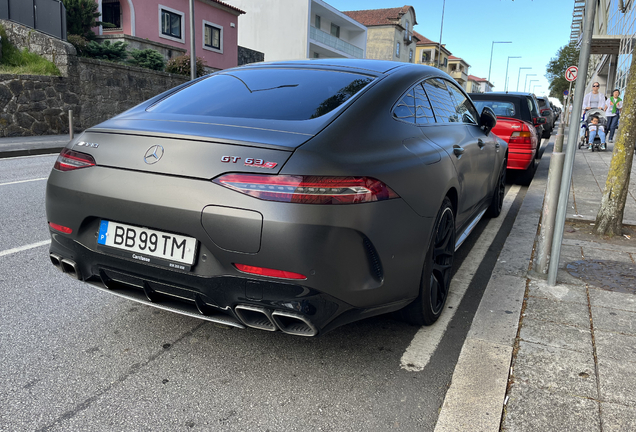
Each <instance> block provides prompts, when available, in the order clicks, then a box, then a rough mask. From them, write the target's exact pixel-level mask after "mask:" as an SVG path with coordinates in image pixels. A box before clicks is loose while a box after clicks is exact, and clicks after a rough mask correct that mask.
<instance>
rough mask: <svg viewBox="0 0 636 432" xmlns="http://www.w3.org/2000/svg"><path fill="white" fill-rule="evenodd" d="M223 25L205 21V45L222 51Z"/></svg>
mask: <svg viewBox="0 0 636 432" xmlns="http://www.w3.org/2000/svg"><path fill="white" fill-rule="evenodd" d="M222 46H223V27H221V26H218V25H216V24H212V23H209V22H207V21H203V47H204V48H207V49H210V48H211V49H212V50H214V51H222Z"/></svg>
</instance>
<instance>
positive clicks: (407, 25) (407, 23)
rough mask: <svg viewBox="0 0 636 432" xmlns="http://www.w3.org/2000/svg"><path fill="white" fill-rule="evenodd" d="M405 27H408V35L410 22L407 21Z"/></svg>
mask: <svg viewBox="0 0 636 432" xmlns="http://www.w3.org/2000/svg"><path fill="white" fill-rule="evenodd" d="M405 27H406V32H407V33H408V32H409V20H406V26H405Z"/></svg>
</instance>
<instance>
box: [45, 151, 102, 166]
mask: <svg viewBox="0 0 636 432" xmlns="http://www.w3.org/2000/svg"><path fill="white" fill-rule="evenodd" d="M91 166H95V159H94V158H93V156H91V155H89V154H86V153H80V152H76V151H73V150H71V149H68V148H65V149H63V150H62V151H61V152H60V155H59V156H58V157H57V160H56V161H55V165H53V168H55V169H57V170H60V171H73V170H76V169H80V168H87V167H91Z"/></svg>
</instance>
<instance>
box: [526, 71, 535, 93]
mask: <svg viewBox="0 0 636 432" xmlns="http://www.w3.org/2000/svg"><path fill="white" fill-rule="evenodd" d="M529 76H537V74H526V79H525V81H524V82H523V91H524V92H525V91H526V85H527V84H528V77H529Z"/></svg>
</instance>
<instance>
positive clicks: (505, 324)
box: [435, 136, 636, 432]
mask: <svg viewBox="0 0 636 432" xmlns="http://www.w3.org/2000/svg"><path fill="white" fill-rule="evenodd" d="M554 139H555V136H552V137H551V139H550V141H551V144H550V145H549V147H548V148H547V149H546V151H545V153H544V155H543V158H542V161H541V164H540V166H539V169H538V171H537V174H536V175H535V179H534V180H533V182H532V185H531V186H530V188H529V189H528V192H527V194H526V197H525V199H524V202H523V205H522V207H521V210H520V212H519V214H518V215H517V219H516V221H515V224H514V227H513V229H512V231H511V233H510V235H509V237H508V240H507V241H506V244H505V245H504V248H503V250H502V252H501V254H500V258H499V260H498V262H497V265H496V266H495V269H494V270H493V274H492V277H491V280H490V282H489V284H488V287H487V288H486V291H485V293H484V296H483V298H482V301H481V303H480V305H479V309H478V311H477V313H476V315H475V319H474V321H473V324H472V327H471V329H470V332H469V334H468V336H467V338H466V342H465V343H464V347H463V348H462V352H461V354H460V358H459V360H458V363H457V366H456V368H455V373H454V375H453V380H452V382H451V386H450V388H449V390H448V392H447V395H446V399H445V400H444V404H443V406H442V410H441V412H440V416H439V419H438V423H437V425H436V428H435V430H436V431H493V432H494V431H498V430H504V431H537V432H539V431H540V432H545V431H577V432H578V431H603V432H607V431H614V430H616V431H619V430H620V431H632V430H636V373H635V372H636V227H629V226H627V227H626V229H627V231H628V232H629V233H630V234H631V235H630V237H631V238H629V239H628V238H625V237H620V238H614V239H604V238H599V237H596V236H595V235H593V234H591V229H590V228H591V226H590V224H591V223H593V222H594V219H595V217H596V213H597V212H598V209H599V206H600V201H601V197H602V193H603V189H604V187H605V179H606V176H607V171H608V169H609V164H610V160H611V151H612V150H613V145H612V144H609V145H608V150H607V151H606V152H594V153H592V152H589V151H588V150H587V149H581V150H577V152H576V157H575V160H574V167H573V178H572V189H571V193H570V200H569V206H568V212H567V218H568V219H567V222H566V227H565V233H564V240H563V246H562V252H561V257H560V264H559V267H560V270H559V273H558V279H557V285H556V286H554V287H550V286H548V285H547V283H546V281H545V280H544V279H542V278H540V277H537V276H536V275H534V274H533V273H532V272H529V270H530V269H531V267H530V265H529V264H530V262H531V257H532V254H533V244H534V241H535V237H536V234H537V227H538V224H539V222H540V216H541V207H542V204H543V196H544V193H545V184H546V179H547V169H548V166H549V162H550V156H551V152H552V145H553V142H554ZM565 142H566V143H567V136H566V139H565ZM564 151H565V150H564ZM633 176H636V161H635V163H634V165H633V166H632V177H633ZM634 183H636V182H634V181H633V180H632V182H631V185H630V194H629V197H628V202H627V205H626V208H625V213H624V219H623V221H624V223H633V224H634V225H636V222H634V221H636V184H634Z"/></svg>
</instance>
